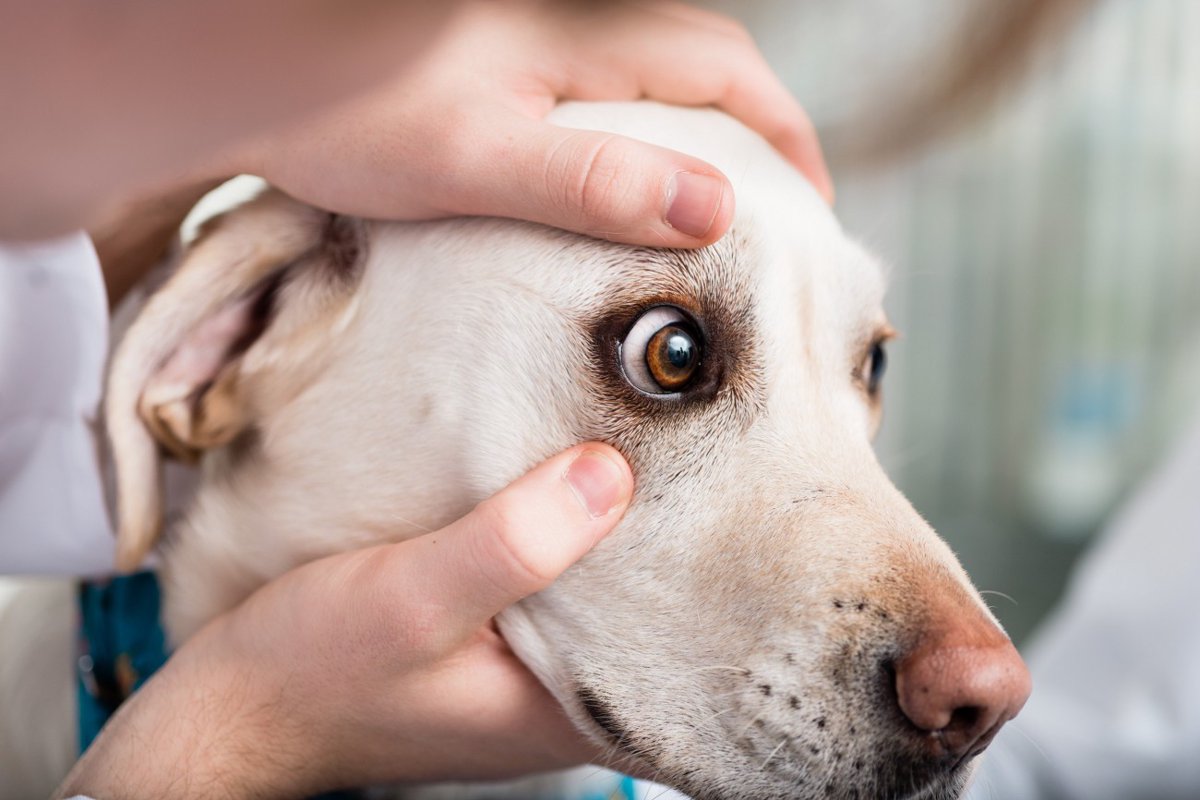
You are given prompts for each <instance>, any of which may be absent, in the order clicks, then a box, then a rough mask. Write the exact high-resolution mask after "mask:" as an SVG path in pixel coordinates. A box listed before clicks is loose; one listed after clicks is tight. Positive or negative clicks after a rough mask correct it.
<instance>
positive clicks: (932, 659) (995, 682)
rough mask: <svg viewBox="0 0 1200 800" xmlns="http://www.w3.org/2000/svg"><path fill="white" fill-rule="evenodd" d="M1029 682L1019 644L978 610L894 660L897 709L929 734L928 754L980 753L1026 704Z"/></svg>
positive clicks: (956, 756)
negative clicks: (965, 622) (977, 613)
mask: <svg viewBox="0 0 1200 800" xmlns="http://www.w3.org/2000/svg"><path fill="white" fill-rule="evenodd" d="M1031 688H1032V681H1031V680H1030V677H1029V670H1028V669H1026V667H1025V662H1024V661H1022V660H1021V656H1020V655H1018V654H1017V649H1016V648H1015V647H1013V645H1012V642H1011V641H1009V639H1008V637H1007V636H1005V635H1004V634H1003V633H1002V632H1001V631H1000V630H999V629H998V628H997V627H996V626H995V625H994V624H993V623H992V622H991V620H987V619H984V618H982V616H980V618H978V620H977V621H976V622H974V624H969V625H966V626H959V627H955V628H949V629H943V632H940V633H937V634H935V635H931V636H925V637H923V639H922V640H921V642H920V643H919V644H918V645H917V647H915V648H914V649H913V651H912V652H910V653H908V654H907V655H906V656H905V657H904V658H903V659H901V660H900V661H899V662H897V663H896V695H897V699H898V700H899V702H900V709H901V711H903V712H904V715H905V716H906V717H908V719H909V720H910V721H911V722H912V723H913V725H915V726H917V728H919V729H920V730H921V731H923V732H925V733H926V734H927V735H928V738H927V742H928V747H929V749H930V754H931V755H933V756H935V757H939V758H953V759H955V760H963V759H965V758H970V757H973V756H975V755H978V754H979V753H981V752H982V751H983V750H984V748H986V747H987V746H988V744H989V743H990V742H991V740H992V738H993V737H994V736H995V735H996V733H997V732H998V731H999V730H1000V728H1001V726H1003V725H1004V723H1005V722H1008V721H1009V720H1010V719H1012V718H1013V717H1015V716H1016V715H1017V712H1019V711H1020V710H1021V707H1022V706H1024V705H1025V701H1026V700H1027V699H1028V698H1029V692H1030V690H1031Z"/></svg>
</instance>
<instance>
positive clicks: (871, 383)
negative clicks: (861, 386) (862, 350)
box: [862, 340, 887, 397]
mask: <svg viewBox="0 0 1200 800" xmlns="http://www.w3.org/2000/svg"><path fill="white" fill-rule="evenodd" d="M886 371H887V351H886V350H884V349H883V340H880V341H877V342H875V344H873V345H871V353H870V355H868V356H867V363H866V364H864V365H863V370H862V374H863V377H864V378H865V379H866V382H867V394H869V395H871V396H872V397H874V396H875V395H877V394H879V384H880V383H882V382H883V373H884V372H886Z"/></svg>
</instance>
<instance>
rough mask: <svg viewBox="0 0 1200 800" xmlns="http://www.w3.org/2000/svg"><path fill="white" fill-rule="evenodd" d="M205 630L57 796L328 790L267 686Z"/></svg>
mask: <svg viewBox="0 0 1200 800" xmlns="http://www.w3.org/2000/svg"><path fill="white" fill-rule="evenodd" d="M221 652H223V647H221V646H220V643H215V644H214V642H213V636H212V633H211V631H206V632H205V633H202V634H200V635H199V637H198V639H197V640H196V641H194V642H192V643H189V645H187V646H186V647H185V648H184V649H182V650H181V651H180V652H179V653H178V654H177V655H176V656H175V657H173V658H172V660H171V661H170V662H169V663H168V664H167V665H166V667H164V668H163V670H162V671H161V672H159V673H158V674H157V675H155V676H154V677H153V678H152V679H151V680H150V681H148V682H147V683H146V685H145V686H144V687H143V688H142V689H141V690H140V691H139V692H138V693H137V694H135V695H134V696H133V697H132V698H130V699H129V701H127V702H126V703H125V704H124V705H123V706H122V707H121V709H120V710H119V711H118V713H117V714H116V715H115V716H114V717H113V719H112V720H111V721H110V722H109V723H108V725H106V726H105V728H104V730H103V731H101V733H100V736H99V737H98V738H97V739H96V741H95V742H94V743H93V745H92V746H91V747H90V748H89V749H88V751H87V752H86V753H84V755H83V757H82V758H81V759H80V760H79V762H78V763H77V764H76V765H75V767H74V769H72V771H71V773H70V775H69V776H68V777H67V779H66V781H65V782H64V783H63V784H62V786H61V787H60V788H59V790H58V792H57V794H56V795H55V796H56V797H71V796H73V795H77V794H83V795H87V796H89V797H94V798H97V800H135V799H136V800H140V799H141V798H160V797H171V798H179V799H180V800H188V798H201V797H203V798H222V797H238V798H277V797H299V796H304V795H307V794H311V793H314V792H318V791H321V790H322V789H324V788H328V787H325V786H323V785H322V781H321V780H320V778H319V776H318V774H317V770H316V767H315V760H314V759H313V758H311V757H310V755H309V754H307V753H301V752H300V743H301V742H306V741H310V739H309V738H308V737H305V736H297V735H296V733H297V732H296V731H295V730H294V725H293V724H290V723H289V720H288V719H287V715H286V714H283V713H282V712H281V710H280V706H279V705H278V703H277V701H278V700H279V696H280V693H279V691H272V690H271V689H269V688H268V687H267V686H265V685H264V681H262V680H261V679H260V678H261V676H256V675H255V674H253V673H252V672H250V671H249V670H247V669H246V668H244V667H241V666H237V665H236V663H235V660H234V659H228V658H220V657H219V656H218V655H217V654H219V653H221Z"/></svg>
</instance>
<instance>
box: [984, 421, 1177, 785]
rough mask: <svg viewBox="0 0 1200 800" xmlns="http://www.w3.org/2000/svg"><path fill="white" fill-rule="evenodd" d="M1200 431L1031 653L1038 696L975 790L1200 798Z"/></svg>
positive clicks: (1103, 544)
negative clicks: (1199, 612) (1198, 613)
mask: <svg viewBox="0 0 1200 800" xmlns="http://www.w3.org/2000/svg"><path fill="white" fill-rule="evenodd" d="M1197 609H1200V427H1198V428H1196V429H1195V430H1193V431H1192V433H1191V434H1190V435H1189V436H1187V437H1186V438H1185V439H1183V440H1182V441H1181V443H1180V447H1179V449H1178V450H1177V452H1176V453H1175V455H1174V456H1173V457H1172V459H1171V461H1170V462H1169V463H1168V464H1167V465H1166V466H1165V468H1164V469H1163V470H1162V471H1160V472H1159V473H1158V474H1157V475H1156V476H1155V477H1154V478H1153V479H1152V480H1151V481H1150V483H1149V484H1148V485H1146V486H1145V487H1144V488H1143V489H1142V490H1141V491H1140V492H1139V493H1138V494H1137V496H1136V497H1134V499H1133V501H1132V502H1131V503H1129V504H1128V505H1127V507H1126V508H1125V509H1124V510H1123V511H1122V513H1120V514H1119V515H1118V516H1117V518H1116V519H1115V520H1114V522H1113V524H1112V526H1111V527H1110V528H1109V530H1108V531H1107V533H1106V534H1105V536H1104V537H1103V538H1102V540H1101V541H1100V542H1099V543H1098V544H1097V545H1096V547H1095V548H1094V549H1093V551H1092V552H1091V553H1090V554H1089V555H1088V556H1087V557H1086V559H1085V561H1084V563H1083V565H1082V567H1081V568H1080V569H1078V570H1077V573H1076V575H1075V577H1074V579H1073V581H1072V585H1071V587H1070V590H1069V592H1068V594H1067V597H1066V599H1065V601H1064V602H1063V603H1062V604H1061V605H1060V606H1059V608H1058V609H1057V611H1056V612H1055V613H1054V615H1053V616H1052V617H1051V619H1050V621H1049V622H1048V623H1047V624H1045V625H1044V626H1043V627H1042V629H1041V630H1040V631H1039V633H1038V636H1037V638H1036V641H1035V642H1034V644H1033V646H1032V647H1030V648H1029V650H1028V654H1027V655H1028V660H1029V665H1030V669H1031V671H1032V673H1033V695H1032V696H1031V697H1030V700H1029V703H1028V705H1026V707H1025V710H1024V711H1022V712H1021V715H1020V716H1019V717H1017V719H1016V720H1015V721H1014V722H1012V723H1009V724H1008V725H1007V726H1006V727H1005V728H1004V730H1002V731H1001V733H1000V735H999V736H997V738H996V741H995V742H994V743H993V744H992V747H991V748H989V751H988V754H987V755H986V756H985V757H984V760H983V763H982V765H981V768H980V774H979V776H978V778H977V780H976V782H975V785H974V788H973V789H972V793H971V794H970V795H969V797H970V798H971V800H1013V799H1014V798H1020V799H1021V800H1039V798H1054V800H1085V798H1086V800H1129V798H1134V797H1145V798H1148V797H1153V798H1156V800H1174V799H1175V798H1178V800H1195V798H1197V797H1200V757H1197V756H1198V754H1200V679H1198V678H1200V616H1197Z"/></svg>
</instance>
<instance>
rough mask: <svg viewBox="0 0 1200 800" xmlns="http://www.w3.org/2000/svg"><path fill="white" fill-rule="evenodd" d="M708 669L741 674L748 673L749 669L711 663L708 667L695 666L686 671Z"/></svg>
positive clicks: (706, 670)
mask: <svg viewBox="0 0 1200 800" xmlns="http://www.w3.org/2000/svg"><path fill="white" fill-rule="evenodd" d="M709 670H727V671H729V672H740V673H741V674H742V675H749V674H750V670H748V669H746V668H745V667H735V666H732V665H726V664H713V665H711V666H708V667H696V668H695V669H690V670H688V672H708V671H709Z"/></svg>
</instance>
